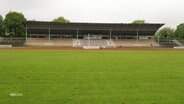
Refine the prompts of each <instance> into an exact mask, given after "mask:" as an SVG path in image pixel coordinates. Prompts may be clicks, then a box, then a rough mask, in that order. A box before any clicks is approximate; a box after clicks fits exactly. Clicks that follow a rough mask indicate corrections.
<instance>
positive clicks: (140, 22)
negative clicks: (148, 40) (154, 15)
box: [132, 20, 146, 24]
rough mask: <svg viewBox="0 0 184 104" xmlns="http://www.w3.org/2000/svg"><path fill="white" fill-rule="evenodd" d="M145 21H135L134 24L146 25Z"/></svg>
mask: <svg viewBox="0 0 184 104" xmlns="http://www.w3.org/2000/svg"><path fill="white" fill-rule="evenodd" d="M145 23H146V22H145V20H134V21H133V22H132V24H145Z"/></svg>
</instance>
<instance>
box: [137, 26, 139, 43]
mask: <svg viewBox="0 0 184 104" xmlns="http://www.w3.org/2000/svg"><path fill="white" fill-rule="evenodd" d="M137 44H139V30H138V29H137Z"/></svg>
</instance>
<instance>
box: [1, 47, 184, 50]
mask: <svg viewBox="0 0 184 104" xmlns="http://www.w3.org/2000/svg"><path fill="white" fill-rule="evenodd" d="M0 50H84V49H83V48H73V47H67V48H66V47H12V48H0ZM100 50H115V51H116V50H117V51H126V50H150V51H154V50H155V51H157V50H166V51H176V50H177V51H184V49H174V48H143V47H133V48H106V49H100Z"/></svg>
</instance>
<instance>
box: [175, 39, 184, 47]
mask: <svg viewBox="0 0 184 104" xmlns="http://www.w3.org/2000/svg"><path fill="white" fill-rule="evenodd" d="M173 42H174V43H175V44H176V45H177V46H179V47H184V45H183V44H182V43H181V42H179V41H178V40H173Z"/></svg>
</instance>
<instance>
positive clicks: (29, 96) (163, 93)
mask: <svg viewBox="0 0 184 104" xmlns="http://www.w3.org/2000/svg"><path fill="white" fill-rule="evenodd" d="M0 104H184V51H160V50H159V51H143V50H142V51H140V50H139V51H133V50H132V51H10V50H9V51H7V50H4V51H0Z"/></svg>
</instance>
